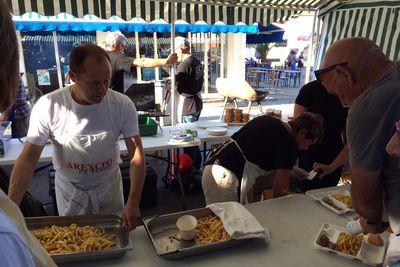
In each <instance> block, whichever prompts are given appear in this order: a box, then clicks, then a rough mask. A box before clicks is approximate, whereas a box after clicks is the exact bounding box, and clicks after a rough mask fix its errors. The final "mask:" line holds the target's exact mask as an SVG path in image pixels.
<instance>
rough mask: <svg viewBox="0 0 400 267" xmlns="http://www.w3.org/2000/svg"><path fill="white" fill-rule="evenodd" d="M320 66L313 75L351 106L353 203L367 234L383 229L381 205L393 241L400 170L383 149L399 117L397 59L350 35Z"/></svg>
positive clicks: (399, 221) (398, 227)
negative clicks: (386, 215)
mask: <svg viewBox="0 0 400 267" xmlns="http://www.w3.org/2000/svg"><path fill="white" fill-rule="evenodd" d="M321 67H322V68H321V69H320V70H317V71H315V75H316V78H317V79H318V80H319V81H321V82H322V84H323V85H324V86H325V87H326V88H327V90H328V91H329V92H330V93H332V94H336V95H337V96H339V98H340V100H341V102H342V104H343V105H344V106H349V107H350V109H349V115H348V118H347V126H346V129H347V141H348V144H349V149H350V165H351V170H352V186H351V195H352V200H353V205H354V207H355V209H356V210H357V212H358V213H359V215H360V216H361V224H362V226H363V229H364V231H365V232H370V233H379V232H382V231H383V226H382V210H383V205H385V207H386V209H387V211H388V215H389V220H390V224H391V227H392V230H393V231H394V235H392V239H391V246H392V244H395V242H392V241H393V240H394V239H399V237H397V236H396V235H398V234H400V169H399V158H398V157H395V156H392V155H389V154H388V153H387V152H386V150H385V148H386V144H387V143H388V141H389V140H390V138H391V137H392V135H393V133H394V132H395V123H396V122H397V121H398V120H400V64H399V63H395V62H393V61H391V60H390V59H389V58H387V57H386V56H385V55H384V54H383V52H382V51H381V49H380V48H379V47H378V46H376V45H375V43H373V42H372V41H370V40H368V39H363V38H349V39H343V40H340V41H337V42H335V43H334V44H333V45H332V46H331V47H330V48H329V49H328V51H327V53H326V55H325V58H324V59H323V62H322V66H321ZM398 242H400V240H399V241H398ZM397 244H399V243H397ZM397 246H398V247H400V246H399V245H397ZM397 250H398V252H397V253H395V254H396V255H394V256H393V254H392V255H388V258H389V259H390V257H392V258H391V259H390V261H391V263H394V262H396V261H398V260H399V259H400V251H399V249H398V248H397ZM388 254H389V253H388Z"/></svg>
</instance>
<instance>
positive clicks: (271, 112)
mask: <svg viewBox="0 0 400 267" xmlns="http://www.w3.org/2000/svg"><path fill="white" fill-rule="evenodd" d="M265 115H268V116H272V117H275V118H278V119H282V110H280V109H273V108H269V109H267V111H266V112H265Z"/></svg>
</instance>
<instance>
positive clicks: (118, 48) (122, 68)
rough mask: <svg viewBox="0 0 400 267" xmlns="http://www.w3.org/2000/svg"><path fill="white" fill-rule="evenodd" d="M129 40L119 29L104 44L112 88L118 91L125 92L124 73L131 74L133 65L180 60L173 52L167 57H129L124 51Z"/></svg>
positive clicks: (162, 64)
mask: <svg viewBox="0 0 400 267" xmlns="http://www.w3.org/2000/svg"><path fill="white" fill-rule="evenodd" d="M127 42H128V39H127V38H126V37H125V36H124V35H123V34H122V33H121V32H118V31H117V32H110V33H108V34H107V37H106V41H105V44H104V46H105V49H106V51H107V54H108V56H109V57H110V64H111V85H110V88H111V89H113V90H115V91H117V92H120V93H124V91H125V90H124V73H127V74H130V73H131V68H132V67H141V68H154V67H162V66H167V65H171V64H173V63H175V62H177V60H178V58H177V55H176V54H171V55H169V56H168V58H166V59H154V58H133V57H129V56H127V55H126V54H125V53H124V51H125V48H126V44H127Z"/></svg>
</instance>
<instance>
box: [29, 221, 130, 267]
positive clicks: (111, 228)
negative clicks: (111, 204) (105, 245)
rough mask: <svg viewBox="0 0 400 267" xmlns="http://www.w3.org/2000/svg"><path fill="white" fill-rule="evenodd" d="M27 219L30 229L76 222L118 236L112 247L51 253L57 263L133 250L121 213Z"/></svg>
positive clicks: (111, 256)
mask: <svg viewBox="0 0 400 267" xmlns="http://www.w3.org/2000/svg"><path fill="white" fill-rule="evenodd" d="M25 221H26V225H27V227H28V229H29V230H30V231H32V230H37V229H41V228H45V227H47V226H48V227H50V226H52V225H57V226H69V225H71V224H72V223H76V224H77V225H78V226H86V225H89V226H93V227H101V228H103V229H104V230H105V231H106V233H107V234H111V235H115V236H116V237H117V239H116V245H115V246H114V247H113V248H110V249H105V250H96V251H90V252H79V253H65V254H52V255H50V256H51V257H52V259H53V260H54V261H55V262H56V263H65V262H77V261H85V260H99V259H109V258H116V257H121V256H123V255H124V254H125V253H126V252H127V251H128V250H132V242H131V240H130V238H129V232H128V231H127V230H126V228H125V227H123V226H122V217H121V216H119V215H76V216H49V217H31V218H26V219H25Z"/></svg>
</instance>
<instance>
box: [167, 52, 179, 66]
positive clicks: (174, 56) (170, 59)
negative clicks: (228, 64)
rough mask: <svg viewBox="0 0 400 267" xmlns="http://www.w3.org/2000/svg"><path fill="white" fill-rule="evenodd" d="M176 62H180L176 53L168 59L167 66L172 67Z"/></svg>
mask: <svg viewBox="0 0 400 267" xmlns="http://www.w3.org/2000/svg"><path fill="white" fill-rule="evenodd" d="M176 62H178V55H177V54H176V53H172V54H171V55H169V56H168V57H167V62H166V65H172V64H174V63H176Z"/></svg>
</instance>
